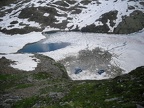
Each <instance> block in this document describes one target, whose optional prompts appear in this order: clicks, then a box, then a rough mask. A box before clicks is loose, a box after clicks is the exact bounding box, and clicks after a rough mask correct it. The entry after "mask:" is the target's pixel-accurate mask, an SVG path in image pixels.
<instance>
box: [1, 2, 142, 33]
mask: <svg viewBox="0 0 144 108" xmlns="http://www.w3.org/2000/svg"><path fill="white" fill-rule="evenodd" d="M143 4H144V2H143V0H17V1H15V2H14V3H13V4H10V5H8V6H3V7H1V8H0V11H1V14H0V31H1V32H3V33H7V34H19V33H20V34H25V33H28V32H32V31H42V30H44V29H45V28H46V27H47V28H58V29H65V30H81V31H83V32H98V33H108V32H110V33H126V34H128V33H133V32H137V31H139V30H141V29H143V28H144V21H143V19H144V5H143Z"/></svg>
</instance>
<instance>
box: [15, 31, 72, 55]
mask: <svg viewBox="0 0 144 108" xmlns="http://www.w3.org/2000/svg"><path fill="white" fill-rule="evenodd" d="M57 32H59V31H56V30H54V31H48V32H43V33H42V34H43V35H45V36H46V39H43V40H40V41H38V42H35V43H31V44H27V45H25V46H24V47H23V48H22V49H20V50H19V51H18V53H40V52H50V51H55V50H58V49H62V48H65V47H67V46H69V45H70V43H68V42H46V41H47V40H48V38H49V36H50V35H51V34H55V33H57Z"/></svg>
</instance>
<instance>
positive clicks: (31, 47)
mask: <svg viewBox="0 0 144 108" xmlns="http://www.w3.org/2000/svg"><path fill="white" fill-rule="evenodd" d="M69 45H70V43H66V42H61V43H41V42H36V43H32V44H27V45H25V46H24V47H23V48H22V49H20V50H19V51H18V53H39V52H50V51H54V50H58V49H61V48H65V47H67V46H69Z"/></svg>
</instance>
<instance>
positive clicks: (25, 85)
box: [16, 84, 33, 89]
mask: <svg viewBox="0 0 144 108" xmlns="http://www.w3.org/2000/svg"><path fill="white" fill-rule="evenodd" d="M31 86H33V84H18V85H17V86H16V89H23V88H28V87H31Z"/></svg>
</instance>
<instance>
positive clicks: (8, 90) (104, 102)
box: [0, 56, 144, 108]
mask: <svg viewBox="0 0 144 108" xmlns="http://www.w3.org/2000/svg"><path fill="white" fill-rule="evenodd" d="M40 57H41V60H43V61H42V62H43V63H44V67H43V68H42V70H40V69H41V68H38V69H37V71H36V72H21V73H19V74H18V73H17V74H16V73H13V74H12V73H11V74H10V73H9V74H2V73H1V74H0V84H1V86H0V99H1V100H2V101H1V102H0V107H1V108H3V107H6V105H9V106H11V107H12V108H31V107H33V108H37V107H40V108H106V107H107V108H113V107H114V108H136V105H137V104H138V105H142V106H143V105H144V80H143V79H144V67H139V68H137V69H135V70H134V71H132V72H130V73H129V74H125V75H122V76H118V77H116V78H114V79H107V80H100V81H94V80H93V81H88V80H87V81H72V80H70V79H69V78H68V76H67V74H66V71H65V68H64V66H63V65H61V64H60V63H56V62H55V61H53V60H52V59H51V60H50V59H49V58H43V57H42V56H40ZM48 60H50V61H48ZM48 63H50V64H48ZM47 65H48V66H49V65H50V66H54V68H55V70H56V72H55V71H54V70H53V71H52V72H51V70H50V69H51V67H48V66H47ZM39 66H40V67H41V66H43V65H42V64H39ZM46 67H47V68H46ZM7 69H8V68H7ZM38 70H39V71H38ZM44 70H46V71H44ZM59 70H60V71H59ZM55 74H57V76H56V75H55ZM63 74H64V75H63ZM3 103H4V104H3Z"/></svg>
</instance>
